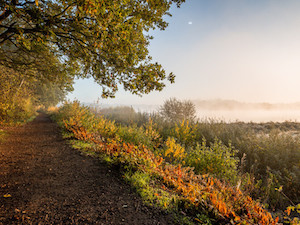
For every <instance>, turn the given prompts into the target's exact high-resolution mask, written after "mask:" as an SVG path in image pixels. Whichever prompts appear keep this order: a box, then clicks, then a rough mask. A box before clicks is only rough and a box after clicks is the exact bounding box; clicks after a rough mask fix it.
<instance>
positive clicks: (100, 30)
mask: <svg viewBox="0 0 300 225" xmlns="http://www.w3.org/2000/svg"><path fill="white" fill-rule="evenodd" d="M182 2H184V0H164V1H157V0H134V1H129V0H108V1H107V0H105V1H104V0H90V1H74V0H68V1H61V0H58V1H39V0H36V1H15V0H3V1H1V2H0V55H1V56H2V57H0V62H2V64H5V65H9V66H10V67H11V68H13V67H14V65H17V66H18V68H19V66H20V67H21V66H22V65H23V63H26V61H27V63H26V64H27V65H30V66H31V67H32V68H33V69H34V70H36V71H38V72H41V71H43V67H42V65H45V68H47V70H48V71H53V70H50V69H49V68H51V66H52V65H54V66H55V68H57V69H62V68H65V69H66V70H72V69H74V68H75V69H76V71H72V72H75V73H76V74H77V75H78V76H80V77H83V78H85V77H88V76H92V77H93V78H94V79H95V81H96V82H97V83H98V84H99V85H100V86H101V87H102V88H103V96H104V97H112V96H114V93H115V92H116V91H117V90H118V85H119V84H121V85H123V86H124V88H125V90H128V91H131V92H132V93H134V94H139V93H148V92H150V91H152V90H162V88H163V87H164V83H162V81H164V80H165V79H166V78H167V76H166V73H165V71H164V69H163V68H162V66H161V65H159V64H158V63H153V62H151V57H150V56H149V52H148V49H147V47H148V45H149V40H150V39H152V37H151V36H149V35H148V31H149V30H150V29H155V28H159V29H161V30H163V29H165V28H166V27H167V23H166V22H165V21H164V16H166V15H170V13H169V9H170V7H171V5H172V4H173V3H176V4H177V6H178V7H179V6H180V4H181V3H182ZM20 55H22V56H23V57H22V58H21V59H20V57H17V56H20ZM44 56H47V57H48V58H50V59H52V60H47V57H44ZM43 57H44V58H45V59H44V60H43ZM15 58H18V60H16V59H15ZM28 59H29V60H28ZM53 59H59V61H56V62H57V63H55V64H52V63H50V64H49V63H47V61H49V62H53ZM20 60H21V63H19V62H20ZM41 62H42V63H41ZM18 71H19V70H18ZM62 71H65V70H62ZM41 74H42V73H41ZM71 74H72V73H71ZM53 75H54V76H55V77H56V78H60V76H61V73H60V74H56V73H53ZM73 75H74V74H73ZM168 79H169V80H170V81H171V82H173V81H174V75H173V74H172V73H171V74H170V75H169V76H168Z"/></svg>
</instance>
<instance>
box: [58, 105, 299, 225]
mask: <svg viewBox="0 0 300 225" xmlns="http://www.w3.org/2000/svg"><path fill="white" fill-rule="evenodd" d="M92 111H93V109H89V108H87V107H83V106H81V105H80V104H79V103H78V102H73V103H68V104H65V105H64V106H63V107H61V108H60V110H59V111H58V113H57V114H56V115H55V118H56V120H57V121H58V123H59V124H60V125H61V126H62V127H63V128H64V130H65V133H64V135H65V137H66V138H69V139H70V141H71V143H72V144H73V146H74V147H76V148H78V149H81V150H82V151H86V152H89V153H90V154H93V155H96V156H99V157H100V158H102V159H104V160H106V161H107V162H108V163H109V164H117V165H119V166H120V169H121V171H122V173H123V176H124V179H125V180H127V181H128V182H129V183H131V184H132V185H133V186H134V187H135V188H136V190H137V192H138V193H139V194H140V195H141V196H142V197H143V198H144V199H145V201H146V202H148V204H151V205H156V206H159V207H161V208H163V209H165V210H169V211H175V212H177V214H178V217H179V218H178V219H179V220H181V222H182V223H185V224H189V223H190V224H193V223H200V224H226V223H228V222H230V223H234V224H275V223H276V222H277V221H282V222H284V221H285V222H286V223H291V224H297V221H298V218H297V210H299V204H298V203H299V202H300V201H299V196H300V194H299V190H300V182H299V178H300V176H299V175H300V174H299V171H300V170H299V166H300V164H299V160H300V136H299V135H298V133H297V132H298V131H299V126H300V125H299V124H298V123H291V122H286V123H266V124H254V123H232V124H227V123H223V122H216V121H202V122H199V121H192V122H189V121H184V120H183V121H180V122H176V123H172V122H170V121H166V120H164V119H163V118H161V117H160V116H159V115H155V114H152V115H149V114H145V113H144V114H143V113H136V112H135V111H134V110H133V109H132V108H129V107H123V108H115V109H106V110H103V111H102V112H101V111H100V112H99V111H97V112H95V110H94V112H92ZM297 204H298V205H297Z"/></svg>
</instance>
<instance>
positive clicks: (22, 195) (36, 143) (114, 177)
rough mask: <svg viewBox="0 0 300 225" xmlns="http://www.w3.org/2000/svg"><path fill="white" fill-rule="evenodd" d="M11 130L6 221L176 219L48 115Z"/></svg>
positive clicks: (4, 188)
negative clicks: (82, 148) (74, 142)
mask: <svg viewBox="0 0 300 225" xmlns="http://www.w3.org/2000/svg"><path fill="white" fill-rule="evenodd" d="M7 133H8V136H7V140H6V141H5V143H0V224H118V225H119V224H130V225H131V224H139V225H143V224H174V223H173V222H172V220H171V217H170V216H169V215H164V214H163V213H162V212H160V211H158V210H155V209H152V208H149V207H146V206H144V205H143V204H142V202H141V199H140V198H139V197H138V196H137V195H136V194H135V193H133V191H132V190H131V188H130V187H129V186H128V185H127V184H124V182H123V181H122V179H121V178H120V176H119V174H118V172H117V171H114V170H113V169H110V168H108V167H107V166H106V165H105V164H102V163H101V162H99V161H98V160H97V159H94V158H91V157H88V156H84V155H81V154H80V153H79V152H78V151H76V150H73V149H72V148H71V147H70V146H68V145H67V144H66V142H65V141H64V140H63V139H62V138H61V135H60V132H59V128H58V127H57V125H56V124H55V123H53V122H51V120H50V119H49V117H48V116H47V115H44V114H41V115H39V116H38V117H37V118H36V119H35V120H34V121H33V122H31V123H29V124H27V125H25V126H22V127H17V128H10V129H8V130H7ZM10 195H11V197H9V196H10ZM4 196H6V197H4Z"/></svg>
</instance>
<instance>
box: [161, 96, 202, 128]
mask: <svg viewBox="0 0 300 225" xmlns="http://www.w3.org/2000/svg"><path fill="white" fill-rule="evenodd" d="M159 114H160V115H161V116H162V117H163V118H164V119H166V120H167V121H171V122H180V121H182V120H188V121H190V122H194V121H195V119H196V107H195V105H194V103H192V102H191V101H189V100H185V101H180V100H177V99H176V98H170V99H168V100H166V101H165V102H164V104H163V105H162V106H161V107H160V109H159Z"/></svg>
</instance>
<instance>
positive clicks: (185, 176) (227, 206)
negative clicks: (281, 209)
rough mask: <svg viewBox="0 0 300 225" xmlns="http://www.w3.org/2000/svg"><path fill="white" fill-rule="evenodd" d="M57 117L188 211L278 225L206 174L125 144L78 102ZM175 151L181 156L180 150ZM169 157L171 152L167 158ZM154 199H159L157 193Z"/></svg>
mask: <svg viewBox="0 0 300 225" xmlns="http://www.w3.org/2000/svg"><path fill="white" fill-rule="evenodd" d="M56 117H57V120H58V121H59V123H60V124H61V125H62V126H63V127H64V128H65V129H66V130H67V131H69V132H72V133H73V134H74V137H75V138H76V139H78V140H82V141H85V142H88V143H91V144H93V146H94V147H93V151H95V152H97V153H99V154H105V155H106V156H109V157H111V158H113V159H114V160H116V161H118V162H119V163H121V164H126V165H127V166H129V167H130V168H132V169H134V170H136V171H140V172H143V173H147V174H149V175H150V176H151V177H152V178H153V182H154V184H152V185H154V186H155V187H156V188H157V187H158V188H160V189H162V190H164V191H165V192H167V193H172V194H175V195H176V196H178V199H177V200H178V201H181V202H184V203H185V204H184V207H185V208H186V209H187V210H188V209H191V210H196V211H198V212H199V213H202V212H206V213H208V214H209V215H214V217H215V218H217V221H218V223H220V224H228V223H230V224H261V225H267V224H277V222H278V218H276V219H273V218H272V216H271V214H270V213H269V212H268V211H266V210H265V209H264V208H263V207H262V206H261V205H260V204H259V203H257V202H256V201H254V200H253V199H252V198H251V197H249V196H247V195H245V194H244V193H242V192H241V191H240V190H239V188H237V187H233V186H230V185H229V184H226V183H225V182H222V181H220V180H218V179H217V178H214V177H212V176H210V175H209V174H202V175H199V174H196V173H195V172H194V170H193V168H191V167H187V166H183V165H181V164H180V163H177V164H170V163H169V162H167V161H166V159H165V158H164V157H162V156H160V155H157V154H155V153H154V152H153V150H151V149H149V148H148V147H146V146H145V145H143V144H140V145H134V144H131V143H126V142H124V140H122V138H120V136H119V135H118V127H117V126H116V125H115V124H114V122H112V121H109V120H106V119H104V118H102V117H99V116H98V117H97V116H95V115H94V114H93V113H91V112H90V111H89V109H88V108H86V107H82V106H80V105H79V103H77V102H74V103H71V104H66V105H65V106H63V107H62V108H61V109H60V111H59V114H58V115H57V116H56ZM170 143H171V144H173V145H174V143H172V142H170ZM175 147H176V146H175ZM173 148H174V146H173ZM176 151H178V152H179V153H178V154H180V153H181V152H180V151H182V150H181V149H177V150H176ZM168 154H170V152H168V153H166V156H168ZM155 195H156V196H157V198H159V197H160V194H159V193H156V194H155ZM197 221H198V219H197Z"/></svg>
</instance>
